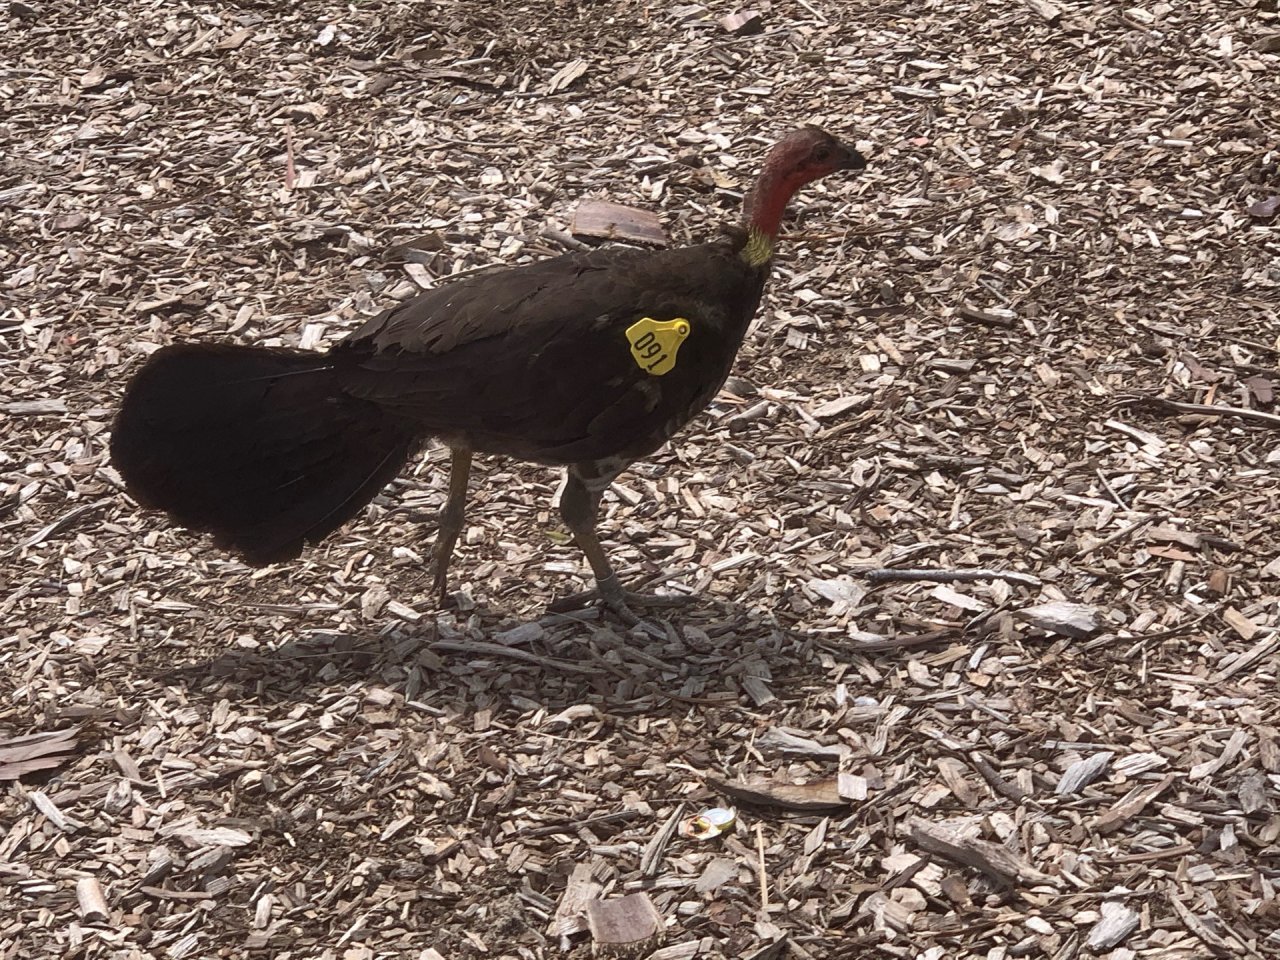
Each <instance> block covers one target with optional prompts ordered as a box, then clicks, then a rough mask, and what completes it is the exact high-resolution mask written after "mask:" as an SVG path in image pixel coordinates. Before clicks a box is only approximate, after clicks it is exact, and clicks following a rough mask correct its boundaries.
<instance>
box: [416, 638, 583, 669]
mask: <svg viewBox="0 0 1280 960" xmlns="http://www.w3.org/2000/svg"><path fill="white" fill-rule="evenodd" d="M430 649H431V650H443V651H445V652H446V653H475V654H481V655H485V656H490V657H506V658H507V659H509V660H519V661H520V662H521V663H532V664H536V665H537V666H539V667H543V668H545V669H547V670H560V671H562V672H564V673H580V674H584V675H586V676H597V675H599V673H600V667H599V666H597V665H593V666H585V665H583V664H580V663H573V662H572V661H569V660H557V659H555V658H554V657H540V656H538V655H537V654H535V653H529V652H528V651H526V650H517V649H515V648H514V647H506V646H503V645H502V644H500V643H487V642H485V641H484V640H437V641H436V642H435V643H433V644H431V645H430Z"/></svg>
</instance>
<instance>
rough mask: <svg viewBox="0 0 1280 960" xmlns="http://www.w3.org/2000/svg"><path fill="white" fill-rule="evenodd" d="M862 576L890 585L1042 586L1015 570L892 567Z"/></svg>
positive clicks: (1035, 580) (865, 573)
mask: <svg viewBox="0 0 1280 960" xmlns="http://www.w3.org/2000/svg"><path fill="white" fill-rule="evenodd" d="M862 575H863V577H865V578H866V579H868V580H870V581H871V582H872V583H890V582H892V581H894V580H902V581H913V582H914V581H919V580H925V581H928V582H929V583H948V582H952V581H960V582H963V583H971V582H973V581H974V580H1004V581H1006V582H1008V583H1021V584H1025V585H1026V586H1028V587H1038V586H1040V578H1039V577H1036V576H1032V575H1031V574H1029V573H1018V572H1017V571H1014V570H926V569H918V570H916V569H906V568H904V569H901V570H895V569H893V568H892V567H880V568H879V569H876V570H865V571H863V573H862Z"/></svg>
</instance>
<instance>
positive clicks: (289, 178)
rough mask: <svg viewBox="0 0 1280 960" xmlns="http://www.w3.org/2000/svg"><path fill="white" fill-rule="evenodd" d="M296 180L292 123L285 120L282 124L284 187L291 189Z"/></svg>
mask: <svg viewBox="0 0 1280 960" xmlns="http://www.w3.org/2000/svg"><path fill="white" fill-rule="evenodd" d="M297 182H298V172H297V168H296V167H295V166H294V163H293V124H291V123H289V121H287V120H286V121H285V124H284V188H285V189H286V190H292V189H293V185H294V184H295V183H297Z"/></svg>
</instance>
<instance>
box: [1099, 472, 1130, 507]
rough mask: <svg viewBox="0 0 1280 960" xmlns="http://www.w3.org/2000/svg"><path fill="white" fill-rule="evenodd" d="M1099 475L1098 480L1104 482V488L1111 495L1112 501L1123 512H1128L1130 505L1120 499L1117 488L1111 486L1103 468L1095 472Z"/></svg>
mask: <svg viewBox="0 0 1280 960" xmlns="http://www.w3.org/2000/svg"><path fill="white" fill-rule="evenodd" d="M1094 472H1095V473H1096V474H1097V475H1098V479H1099V480H1101V481H1102V486H1103V487H1104V488H1106V491H1107V493H1109V494H1111V499H1112V500H1114V501H1115V502H1116V503H1118V504H1119V505H1120V509H1121V510H1128V509H1129V505H1128V504H1127V503H1125V502H1124V501H1123V500H1121V499H1120V494H1118V493H1116V491H1115V488H1113V487H1112V486H1111V481H1109V480H1108V479H1107V475H1106V474H1105V473H1103V472H1102V468H1101V467H1098V468H1097V469H1096V470H1095V471H1094Z"/></svg>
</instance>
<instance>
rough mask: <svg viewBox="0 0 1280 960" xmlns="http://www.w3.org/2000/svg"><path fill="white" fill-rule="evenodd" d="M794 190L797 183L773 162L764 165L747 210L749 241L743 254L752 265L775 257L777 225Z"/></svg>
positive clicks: (748, 200)
mask: <svg viewBox="0 0 1280 960" xmlns="http://www.w3.org/2000/svg"><path fill="white" fill-rule="evenodd" d="M794 192H795V188H794V186H793V185H792V184H790V183H788V182H787V179H786V178H785V177H784V176H783V175H782V174H781V173H780V172H779V171H778V170H777V169H776V168H774V167H773V165H772V164H766V165H765V168H764V170H763V171H762V172H761V174H760V178H759V179H758V180H756V182H755V186H753V187H752V188H751V192H750V193H749V194H748V195H747V202H746V209H745V210H744V214H745V219H746V228H747V242H746V244H745V245H744V246H743V248H742V254H741V255H742V259H744V260H745V261H747V263H748V264H749V265H750V266H753V267H762V266H764V265H765V264H767V263H768V262H769V261H770V260H771V259H772V258H773V247H774V244H775V242H776V241H777V239H778V226H779V225H780V224H781V223H782V214H783V212H784V211H785V210H786V209H787V201H789V200H790V199H791V195H792V194H793V193H794Z"/></svg>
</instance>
